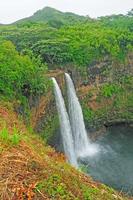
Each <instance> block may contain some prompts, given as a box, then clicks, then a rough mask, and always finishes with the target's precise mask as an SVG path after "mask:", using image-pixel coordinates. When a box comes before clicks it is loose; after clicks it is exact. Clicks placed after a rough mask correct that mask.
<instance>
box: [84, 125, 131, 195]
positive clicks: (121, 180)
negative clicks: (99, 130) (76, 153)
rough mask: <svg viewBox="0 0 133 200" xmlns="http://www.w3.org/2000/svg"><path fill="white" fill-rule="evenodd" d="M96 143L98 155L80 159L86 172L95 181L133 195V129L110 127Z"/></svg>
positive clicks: (121, 126) (120, 126)
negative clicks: (98, 149) (98, 148)
mask: <svg viewBox="0 0 133 200" xmlns="http://www.w3.org/2000/svg"><path fill="white" fill-rule="evenodd" d="M96 143H97V144H98V145H99V147H100V151H99V152H98V154H95V155H94V156H93V157H90V156H88V157H87V156H86V157H84V158H81V159H80V163H81V164H83V165H84V166H85V168H86V172H87V173H88V174H89V175H91V176H92V177H93V178H94V179H95V180H98V181H100V182H102V183H104V184H107V185H108V186H111V187H113V188H114V189H117V190H119V191H123V192H125V193H128V194H129V195H133V128H132V127H128V126H124V125H119V126H118V125H117V126H113V127H110V128H109V130H108V131H107V133H106V134H105V135H104V136H102V137H100V138H98V139H97V141H96Z"/></svg>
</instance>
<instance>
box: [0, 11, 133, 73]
mask: <svg viewBox="0 0 133 200" xmlns="http://www.w3.org/2000/svg"><path fill="white" fill-rule="evenodd" d="M68 15H70V13H62V12H59V11H56V10H55V9H52V8H45V9H43V10H41V11H38V12H37V13H35V14H34V15H33V16H32V17H30V18H27V19H24V20H20V21H18V22H16V23H14V24H12V25H9V26H1V27H0V36H1V38H4V39H7V40H11V41H12V42H13V43H14V44H15V45H16V47H17V50H18V51H19V52H23V51H25V50H27V49H30V50H31V51H32V52H33V54H34V56H35V57H37V56H40V57H41V59H42V61H43V62H44V63H47V64H48V65H50V66H51V65H58V67H63V66H65V65H66V64H70V63H71V64H73V65H76V66H77V67H80V68H81V70H82V68H83V67H87V66H88V65H90V64H91V63H93V62H94V61H95V60H98V59H101V58H102V57H104V56H109V57H111V58H113V59H117V60H119V61H122V62H123V61H124V59H125V56H126V54H127V53H128V52H129V51H132V49H133V15H132V11H130V12H129V13H128V14H127V15H112V16H107V17H101V18H98V19H90V18H89V17H83V16H78V15H74V14H73V15H74V19H73V16H71V15H70V16H71V17H68ZM50 19H51V20H53V21H54V19H56V22H55V21H54V25H53V24H51V21H50V22H49V20H50ZM64 19H65V21H64ZM75 19H76V20H75ZM61 21H63V23H62V24H61ZM59 23H60V26H59Z"/></svg>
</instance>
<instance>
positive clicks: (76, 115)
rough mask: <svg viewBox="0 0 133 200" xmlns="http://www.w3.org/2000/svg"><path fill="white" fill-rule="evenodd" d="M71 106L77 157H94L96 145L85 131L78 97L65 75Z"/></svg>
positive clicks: (71, 82)
mask: <svg viewBox="0 0 133 200" xmlns="http://www.w3.org/2000/svg"><path fill="white" fill-rule="evenodd" d="M65 77H66V84H67V95H68V106H69V117H70V123H71V128H72V134H73V139H74V148H75V152H76V156H77V157H80V156H86V155H93V154H94V153H95V148H94V145H92V144H91V143H90V141H89V138H88V136H87V132H86V129H85V124H84V119H83V113H82V109H81V106H80V103H79V100H78V97H77V95H76V91H75V87H74V84H73V81H72V79H71V77H70V76H69V74H67V73H65Z"/></svg>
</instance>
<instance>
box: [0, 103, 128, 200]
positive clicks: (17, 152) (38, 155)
mask: <svg viewBox="0 0 133 200" xmlns="http://www.w3.org/2000/svg"><path fill="white" fill-rule="evenodd" d="M11 119H12V121H11ZM0 122H1V123H0V177H1V183H0V199H1V200H5V199H12V200H13V199H14V200H15V199H17V200H18V199H21V200H22V199H28V200H31V199H36V200H42V199H71V200H73V199H75V200H76V199H77V200H78V199H79V200H82V199H83V200H85V199H86V200H87V199H90V200H101V199H102V200H113V199H118V200H126V199H130V198H125V197H122V196H121V195H119V194H118V193H117V192H115V191H114V190H113V189H111V188H108V187H107V186H104V185H102V184H100V183H97V182H94V181H93V180H92V179H91V178H90V177H88V176H86V175H85V174H84V173H81V172H80V171H78V170H76V169H74V168H73V167H71V166H70V165H69V164H67V163H65V158H64V155H62V154H59V153H56V152H55V150H54V149H52V148H51V147H49V146H47V145H46V144H45V143H44V142H43V141H42V139H41V138H39V137H38V136H37V135H35V134H34V133H33V132H32V129H30V130H29V131H28V130H27V128H26V127H25V125H24V124H23V122H22V121H20V120H19V119H18V116H17V115H16V113H14V111H13V109H12V105H11V104H10V103H8V102H7V103H3V102H1V103H0ZM55 163H56V165H55Z"/></svg>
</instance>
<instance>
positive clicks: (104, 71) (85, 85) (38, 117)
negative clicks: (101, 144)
mask: <svg viewBox="0 0 133 200" xmlns="http://www.w3.org/2000/svg"><path fill="white" fill-rule="evenodd" d="M66 71H67V72H68V73H70V75H71V76H72V78H73V80H74V83H75V87H76V88H77V94H78V96H79V98H80V101H81V105H82V108H83V114H84V118H85V122H86V126H87V127H88V128H90V127H93V128H94V127H98V128H99V127H100V128H101V127H103V126H104V125H109V124H112V123H121V122H132V120H133V114H132V113H133V110H132V108H133V95H132V91H133V88H132V87H133V86H132V85H133V84H132V83H133V80H132V77H133V53H130V54H128V56H127V58H126V60H125V62H123V63H120V62H117V61H113V60H110V59H109V58H108V57H106V58H104V59H103V60H101V61H99V62H95V63H93V64H92V65H91V66H89V67H88V69H87V72H86V73H85V71H84V72H82V73H81V72H80V71H78V70H76V68H74V67H72V66H66ZM48 76H49V77H56V79H57V81H58V83H59V85H60V87H61V89H62V92H63V94H64V96H65V95H66V92H65V90H64V89H65V84H64V82H65V80H64V71H62V70H61V71H60V70H53V71H52V70H51V71H50V72H49V74H48ZM31 125H32V127H33V128H34V129H35V130H36V132H38V133H40V134H41V135H42V136H43V137H44V138H46V140H48V141H49V140H50V138H51V137H53V134H54V133H55V132H56V130H59V120H58V114H57V110H56V105H55V98H54V94H53V88H51V90H50V91H49V92H48V93H47V95H46V96H42V97H40V98H38V100H37V101H36V103H35V104H34V106H32V115H31Z"/></svg>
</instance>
